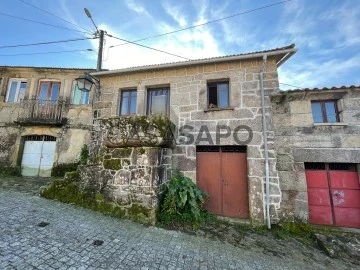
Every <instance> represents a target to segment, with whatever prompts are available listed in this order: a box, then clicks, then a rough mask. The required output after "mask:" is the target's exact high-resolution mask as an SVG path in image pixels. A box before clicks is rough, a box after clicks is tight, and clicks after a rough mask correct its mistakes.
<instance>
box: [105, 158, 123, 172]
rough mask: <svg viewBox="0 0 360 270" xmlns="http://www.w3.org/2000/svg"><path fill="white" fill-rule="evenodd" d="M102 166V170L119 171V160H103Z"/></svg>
mask: <svg viewBox="0 0 360 270" xmlns="http://www.w3.org/2000/svg"><path fill="white" fill-rule="evenodd" d="M103 166H104V169H107V170H115V171H118V170H120V169H121V164H120V159H105V160H104V161H103Z"/></svg>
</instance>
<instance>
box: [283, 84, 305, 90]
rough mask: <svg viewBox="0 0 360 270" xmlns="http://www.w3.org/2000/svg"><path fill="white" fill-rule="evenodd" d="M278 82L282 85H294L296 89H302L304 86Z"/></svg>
mask: <svg viewBox="0 0 360 270" xmlns="http://www.w3.org/2000/svg"><path fill="white" fill-rule="evenodd" d="M279 84H283V85H287V86H291V87H295V88H298V89H303V88H304V87H300V86H296V85H291V84H287V83H279Z"/></svg>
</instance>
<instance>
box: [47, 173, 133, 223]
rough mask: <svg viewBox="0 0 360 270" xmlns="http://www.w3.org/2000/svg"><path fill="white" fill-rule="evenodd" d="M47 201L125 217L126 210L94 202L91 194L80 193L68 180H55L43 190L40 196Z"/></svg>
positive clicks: (110, 204)
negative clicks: (70, 204) (55, 201)
mask: <svg viewBox="0 0 360 270" xmlns="http://www.w3.org/2000/svg"><path fill="white" fill-rule="evenodd" d="M40 195H41V196H42V197H45V198H47V199H53V200H57V201H60V202H64V203H72V204H76V205H79V206H81V207H84V208H89V209H92V210H94V211H98V212H101V213H103V214H105V215H109V216H112V217H117V218H122V217H124V216H125V215H126V210H124V209H123V208H122V207H120V206H117V205H115V204H113V203H111V202H105V201H98V200H96V199H97V198H96V197H98V195H102V194H98V195H96V196H95V197H94V196H93V195H92V194H91V193H86V192H81V191H80V190H79V187H78V186H77V184H76V183H75V182H72V181H70V180H55V181H53V182H52V184H51V186H49V187H48V188H44V189H43V190H42V191H41V194H40Z"/></svg>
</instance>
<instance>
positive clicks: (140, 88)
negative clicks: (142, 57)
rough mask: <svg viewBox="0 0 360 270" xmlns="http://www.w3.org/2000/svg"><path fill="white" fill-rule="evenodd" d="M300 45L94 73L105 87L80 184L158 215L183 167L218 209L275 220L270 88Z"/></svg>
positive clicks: (278, 192) (224, 213) (277, 190)
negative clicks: (160, 200)
mask: <svg viewBox="0 0 360 270" xmlns="http://www.w3.org/2000/svg"><path fill="white" fill-rule="evenodd" d="M296 50H297V49H296V48H295V47H294V45H290V46H287V47H283V48H277V49H273V50H266V51H260V52H253V53H246V54H239V55H231V56H224V57H216V58H209V59H202V60H192V61H185V62H178V63H170V64H160V65H151V66H141V67H133V68H126V69H119V70H110V71H98V72H93V73H91V75H92V76H94V77H96V78H97V79H99V81H100V89H98V91H99V92H100V93H99V98H98V99H97V100H96V102H95V103H94V108H93V109H94V112H93V113H94V126H93V131H92V146H91V156H92V158H91V161H90V162H89V164H88V165H87V166H84V167H81V168H80V169H79V171H80V175H81V177H82V188H83V189H91V190H95V191H96V192H97V193H101V194H104V195H105V198H106V199H107V200H111V201H113V202H116V203H117V204H119V205H123V206H124V208H127V209H130V208H131V207H133V205H135V204H136V207H137V206H138V205H141V206H142V207H145V209H147V210H149V209H150V210H151V211H152V212H151V213H152V214H151V215H153V214H154V211H153V210H154V209H155V207H156V205H157V197H156V194H157V190H158V187H159V186H161V184H162V183H164V181H166V180H168V179H169V170H170V169H179V170H180V171H182V172H183V173H184V174H185V175H186V176H188V177H190V178H191V179H192V180H193V181H194V182H196V183H197V184H198V185H199V186H200V188H201V189H203V190H206V191H207V192H208V193H209V194H210V198H211V199H210V200H209V201H208V202H207V205H206V207H207V209H209V210H210V212H212V213H214V214H217V215H221V216H226V217H234V218H242V219H247V220H250V221H251V222H254V223H263V222H264V221H265V220H266V219H268V220H269V218H267V215H271V219H272V222H276V221H277V220H278V219H279V218H280V216H279V213H280V209H281V201H282V197H281V194H282V193H281V190H280V185H279V184H280V183H279V175H278V171H277V168H276V166H277V165H276V161H277V159H276V152H275V144H274V139H275V131H274V127H273V125H272V121H271V118H270V116H271V115H270V108H271V103H270V95H271V94H272V93H273V92H275V91H276V90H277V89H278V87H279V81H278V72H277V69H278V67H279V66H280V65H281V64H283V63H284V62H285V61H286V60H287V59H288V58H289V57H290V56H291V55H292V54H294V53H295V52H296ZM262 94H263V97H264V98H263V99H264V106H262ZM262 107H263V108H264V110H265V114H263V111H262ZM157 115H163V116H166V117H165V118H164V117H160V116H157ZM263 116H264V120H265V121H264V122H263ZM263 124H265V128H266V132H265V133H264V127H263V126H264V125H263ZM171 131H174V133H171ZM264 135H265V136H266V138H265V137H264ZM264 141H266V142H267V143H265V146H264ZM266 168H268V170H266ZM266 183H268V184H266ZM270 184H271V185H270ZM269 188H270V190H268V189H269ZM267 200H268V203H266V201H267Z"/></svg>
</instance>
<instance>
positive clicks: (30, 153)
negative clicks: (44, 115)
mask: <svg viewBox="0 0 360 270" xmlns="http://www.w3.org/2000/svg"><path fill="white" fill-rule="evenodd" d="M55 148H56V138H55V137H52V136H45V135H43V136H37V135H36V136H28V137H26V138H25V145H24V152H23V157H22V162H21V175H23V176H40V177H50V176H51V169H52V166H53V163H54V156H55Z"/></svg>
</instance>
